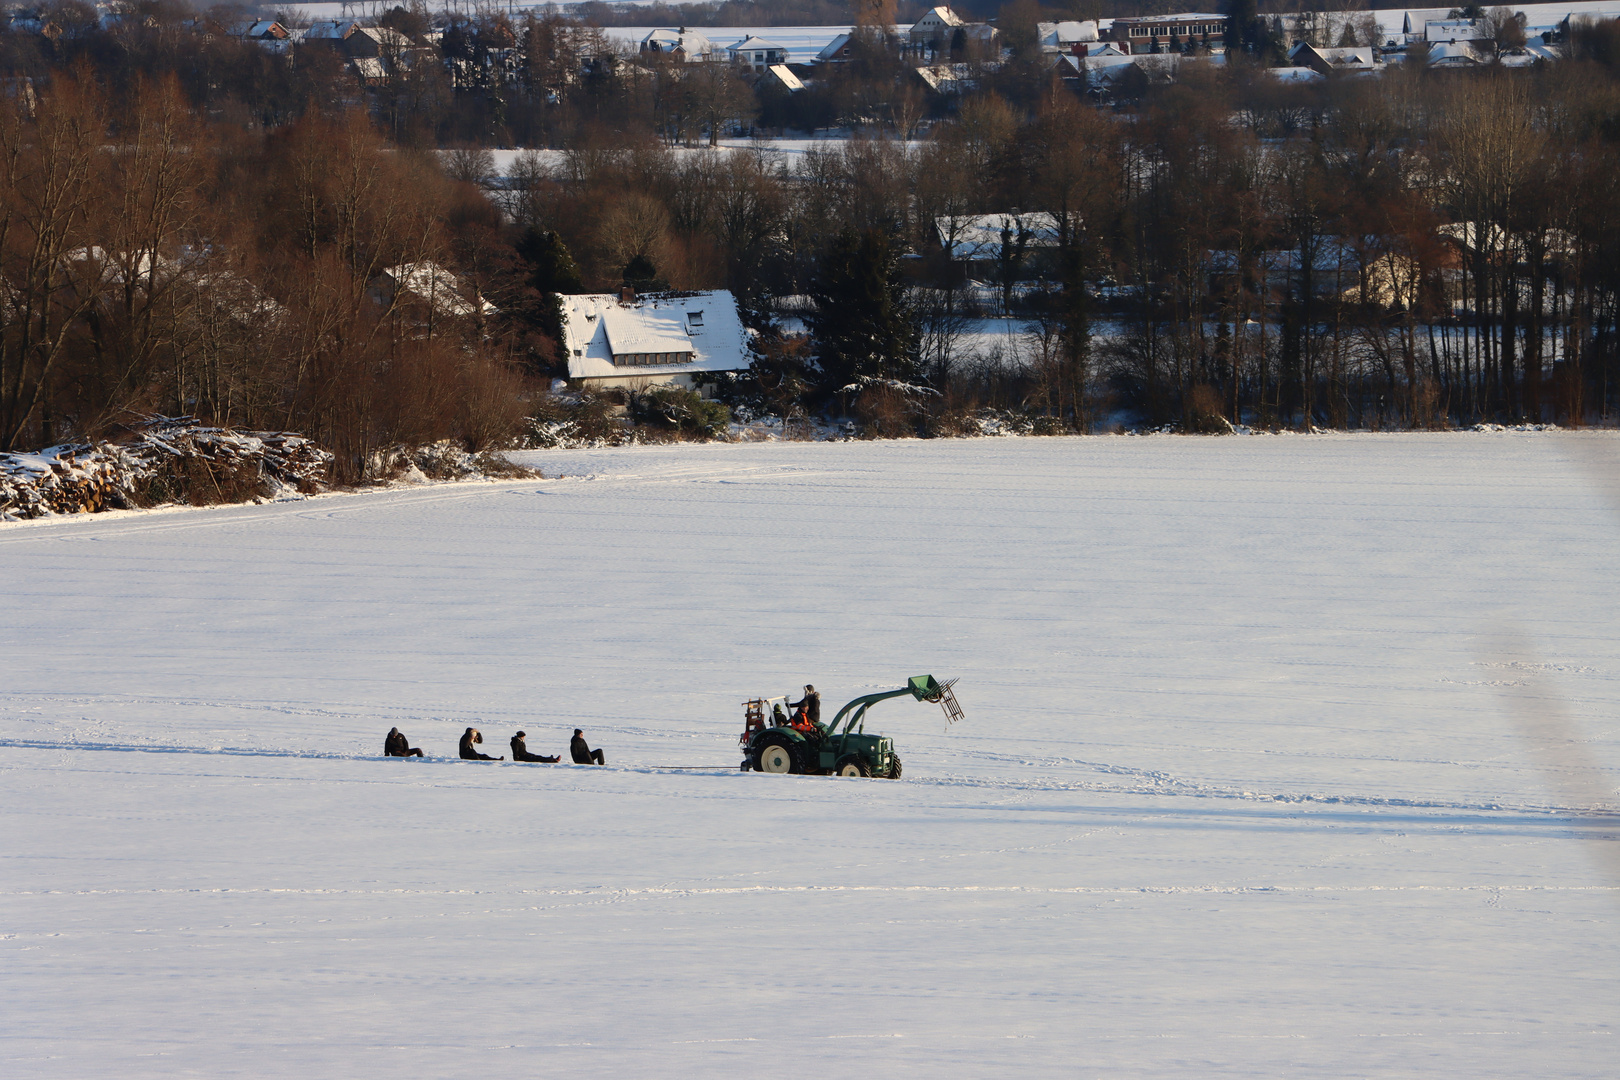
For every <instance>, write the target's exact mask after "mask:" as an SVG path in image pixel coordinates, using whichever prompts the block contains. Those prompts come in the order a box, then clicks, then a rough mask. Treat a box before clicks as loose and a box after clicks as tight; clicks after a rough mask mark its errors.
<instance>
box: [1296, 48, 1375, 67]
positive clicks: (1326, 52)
mask: <svg viewBox="0 0 1620 1080" xmlns="http://www.w3.org/2000/svg"><path fill="white" fill-rule="evenodd" d="M1313 55H1314V56H1318V57H1321V59H1322V60H1323V61H1324V62H1326V63H1327V64H1328V65H1329V66H1331V67H1335V68H1362V69H1367V70H1371V69H1372V67H1373V65H1374V64H1376V63H1377V62H1378V51H1377V50H1376V49H1374V48H1373V47H1372V46H1370V45H1358V46H1355V47H1353V48H1352V47H1350V46H1344V47H1342V48H1335V49H1329V48H1317V47H1316V46H1315V45H1311V44H1309V43H1307V42H1304V41H1301V42H1300V43H1299V44H1297V45H1295V46H1294V47H1293V48H1292V49H1289V50H1288V59H1289V60H1291V61H1293V62H1294V63H1295V64H1296V65H1300V64H1302V63H1304V61H1303V60H1302V58H1309V57H1311V56H1313Z"/></svg>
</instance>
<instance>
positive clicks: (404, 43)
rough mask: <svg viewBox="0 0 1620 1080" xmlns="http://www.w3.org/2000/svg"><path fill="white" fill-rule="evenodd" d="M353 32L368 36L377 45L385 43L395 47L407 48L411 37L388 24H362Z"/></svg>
mask: <svg viewBox="0 0 1620 1080" xmlns="http://www.w3.org/2000/svg"><path fill="white" fill-rule="evenodd" d="M355 33H357V34H360V35H362V36H364V37H368V38H370V39H371V40H372V41H375V42H376V43H377V44H378V45H387V46H390V47H392V48H396V49H404V48H409V47H410V44H411V39H410V38H408V37H406V36H405V35H404V34H402V33H400V32H399V31H398V30H395V29H393V28H392V27H389V26H362V27H360V29H358V30H356V31H355Z"/></svg>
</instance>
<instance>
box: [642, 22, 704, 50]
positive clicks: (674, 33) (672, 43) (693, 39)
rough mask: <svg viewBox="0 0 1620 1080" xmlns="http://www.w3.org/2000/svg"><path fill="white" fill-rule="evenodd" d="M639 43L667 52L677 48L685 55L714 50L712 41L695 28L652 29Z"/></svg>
mask: <svg viewBox="0 0 1620 1080" xmlns="http://www.w3.org/2000/svg"><path fill="white" fill-rule="evenodd" d="M641 43H642V44H643V45H647V46H654V47H656V48H657V50H658V51H659V52H669V51H671V50H673V49H677V48H678V49H680V50H681V51H683V52H685V53H686V55H687V56H703V55H705V54H707V53H712V52H714V42H712V41H710V40H709V39H708V38H706V37H704V36H703V35H702V34H700V33H698V32H697V31H696V30H670V29H668V28H664V29H659V30H654V31H653V32H652V33H650V34H648V35H647V36H646V37H644V38H642V39H641Z"/></svg>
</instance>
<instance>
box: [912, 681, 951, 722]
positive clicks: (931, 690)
mask: <svg viewBox="0 0 1620 1080" xmlns="http://www.w3.org/2000/svg"><path fill="white" fill-rule="evenodd" d="M910 685H911V693H912V696H913V697H915V698H916V699H917V700H918V701H933V702H937V703H938V704H939V706H940V707H941V708H942V709H944V710H945V722H946V723H947V724H954V723H956V722H957V721H958V720H960V719H962V706H961V705H959V704H957V702H956V692H955V691H954V690H952V689H951V687H953V686H955V685H956V680H955V679H947V680H946V681H945V682H940V681H939V680H937V679H935V678H934V677H933V676H932V675H913V676H912V677H911V681H910Z"/></svg>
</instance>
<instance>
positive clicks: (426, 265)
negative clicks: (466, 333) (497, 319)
mask: <svg viewBox="0 0 1620 1080" xmlns="http://www.w3.org/2000/svg"><path fill="white" fill-rule="evenodd" d="M383 274H384V275H386V276H387V277H389V278H391V279H392V280H393V283H394V289H395V294H396V295H398V293H401V292H408V293H412V294H414V295H416V296H418V297H420V298H422V299H423V300H426V301H427V302H428V303H430V304H432V305H433V307H434V309H435V310H437V311H438V313H439V314H441V315H473V314H477V313H478V312H479V311H482V312H484V313H485V314H489V313H491V312H493V311H494V310H495V306H494V305H493V304H491V303H490V302H489V301H487V300H483V299H480V300H479V303H478V307H474V306H473V305H472V302H471V301H469V300H468V299H467V298H466V297H464V296H462V295H461V283H460V282H459V281H457V280H456V275H454V274H452V273H451V272H450V271H448V270H446V269H445V268H444V267H442V266H440V265H439V264H438V263H436V262H433V261H432V260H425V261H423V262H414V263H401V264H400V265H398V266H390V267H389V268H388V269H386V270H384V271H383Z"/></svg>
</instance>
